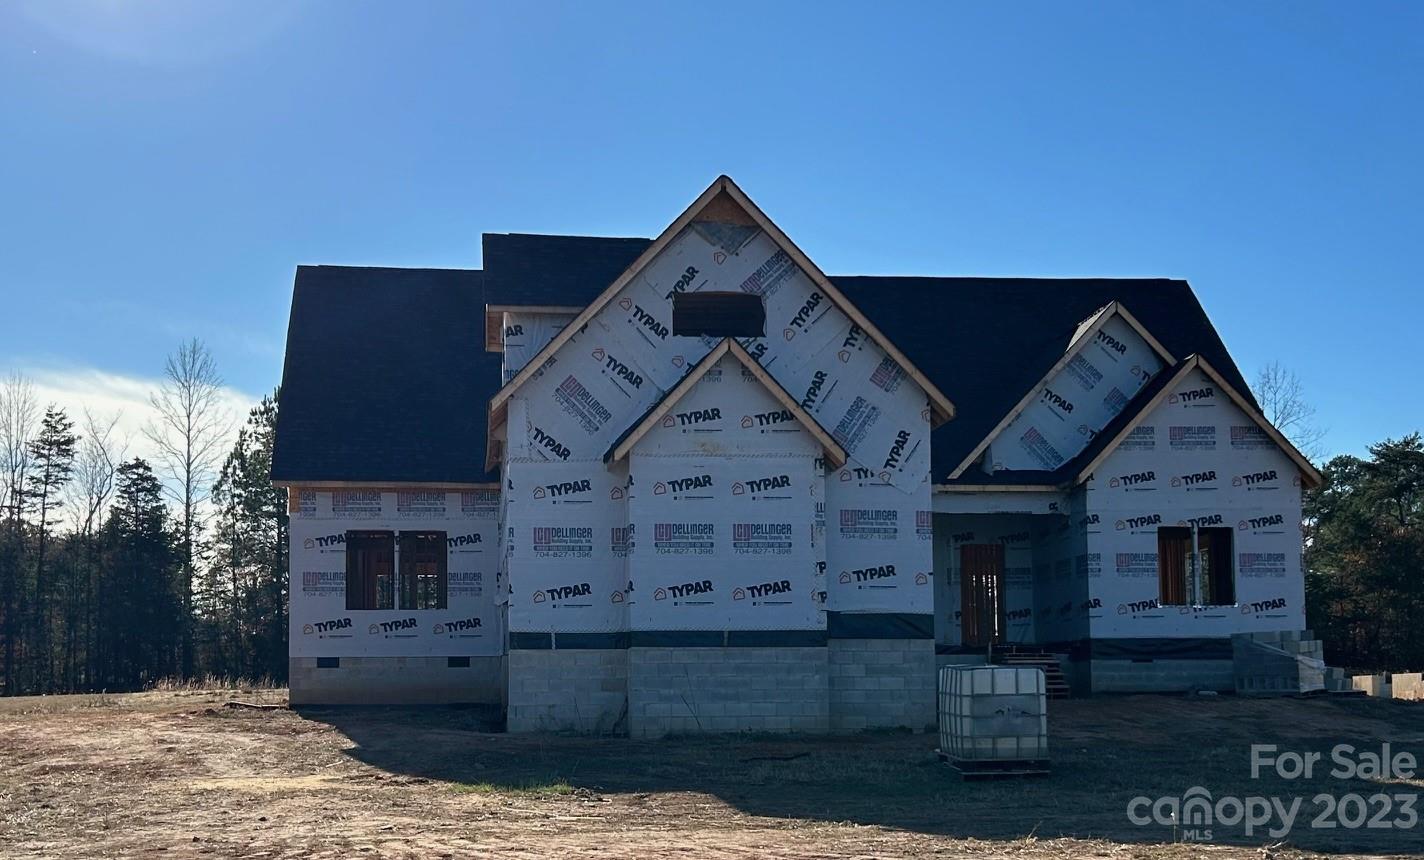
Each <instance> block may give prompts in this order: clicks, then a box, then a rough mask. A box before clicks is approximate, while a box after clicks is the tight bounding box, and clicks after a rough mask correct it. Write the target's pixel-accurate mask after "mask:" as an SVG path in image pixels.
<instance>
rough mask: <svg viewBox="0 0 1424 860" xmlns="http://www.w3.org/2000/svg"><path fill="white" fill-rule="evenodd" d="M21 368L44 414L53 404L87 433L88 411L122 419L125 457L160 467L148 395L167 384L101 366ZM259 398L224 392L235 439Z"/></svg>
mask: <svg viewBox="0 0 1424 860" xmlns="http://www.w3.org/2000/svg"><path fill="white" fill-rule="evenodd" d="M17 369H18V370H19V371H20V373H22V374H24V375H25V376H26V377H28V378H29V380H30V381H31V382H32V383H33V384H34V391H35V400H36V401H37V402H38V403H39V407H40V409H41V410H43V409H44V408H45V407H46V406H48V405H50V404H54V405H56V406H59V407H60V408H62V409H64V411H65V412H66V413H68V415H69V418H70V420H72V421H74V423H75V431H76V432H82V430H83V425H84V420H83V418H84V410H85V409H86V408H87V409H88V410H89V411H90V412H92V413H94V415H95V416H96V417H97V418H99V419H101V420H102V421H103V422H104V423H105V424H107V423H108V421H109V419H111V418H112V417H114V416H115V415H117V416H118V423H117V425H116V426H115V432H114V437H115V440H116V441H117V442H119V443H120V445H121V447H125V448H126V452H125V453H126V457H128V458H133V457H143V458H144V459H146V460H148V461H149V462H150V463H151V464H153V465H154V468H155V469H156V470H157V469H158V468H159V467H158V463H157V460H156V452H155V450H154V446H153V443H152V442H150V441H149V440H148V438H147V437H146V436H144V432H143V430H144V427H146V426H148V425H149V424H150V423H152V422H153V421H154V419H155V418H156V417H157V413H156V412H155V411H154V408H153V406H152V404H151V403H150V402H149V395H150V394H151V393H152V392H154V391H157V390H158V388H159V386H160V385H162V380H160V379H158V378H147V377H139V376H126V375H123V374H118V373H110V372H108V371H104V370H99V369H98V368H84V367H66V368H58V367H25V366H23V365H22V366H20V367H18V368H17ZM258 400H260V398H258V397H254V396H252V395H250V394H247V393H246V392H243V391H238V390H237V389H235V388H231V387H224V388H223V389H222V391H221V396H220V403H221V404H222V405H221V408H222V409H223V410H224V411H225V412H226V413H227V419H228V421H229V423H230V424H231V431H230V435H231V436H232V437H234V438H235V437H236V435H237V429H238V428H239V427H240V426H241V425H242V424H243V422H245V421H246V420H247V412H248V410H249V409H251V408H252V407H253V406H254V405H256V404H257V402H258ZM229 444H230V443H229ZM224 448H226V445H224Z"/></svg>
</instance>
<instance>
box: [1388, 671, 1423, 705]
mask: <svg viewBox="0 0 1424 860" xmlns="http://www.w3.org/2000/svg"><path fill="white" fill-rule="evenodd" d="M1389 686H1390V696H1391V698H1395V699H1405V700H1407V701H1410V702H1419V701H1424V673H1421V672H1396V673H1394V674H1393V675H1391V676H1390V683H1389Z"/></svg>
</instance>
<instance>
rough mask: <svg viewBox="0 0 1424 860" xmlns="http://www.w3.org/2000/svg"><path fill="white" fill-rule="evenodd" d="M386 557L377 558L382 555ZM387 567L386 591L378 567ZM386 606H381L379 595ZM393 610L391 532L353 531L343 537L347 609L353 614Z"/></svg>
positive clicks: (393, 579)
mask: <svg viewBox="0 0 1424 860" xmlns="http://www.w3.org/2000/svg"><path fill="white" fill-rule="evenodd" d="M383 550H384V551H385V555H386V557H385V558H384V559H382V558H380V555H381V553H382V551H383ZM382 564H385V565H386V571H385V573H384V576H385V577H386V580H387V582H386V587H385V588H382V586H381V576H382V575H383V574H382V572H381V570H380V566H381V565H382ZM383 591H384V592H386V594H387V596H388V597H389V605H388V606H382V605H381V597H382V592H383ZM395 607H396V534H395V532H392V531H374V530H365V529H359V530H352V531H348V532H347V533H346V608H347V610H349V611H353V612H362V611H366V610H388V609H395Z"/></svg>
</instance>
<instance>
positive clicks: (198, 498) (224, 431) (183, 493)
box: [144, 338, 232, 675]
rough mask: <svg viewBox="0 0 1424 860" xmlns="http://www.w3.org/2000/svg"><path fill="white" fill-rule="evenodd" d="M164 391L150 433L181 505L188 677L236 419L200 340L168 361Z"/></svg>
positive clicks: (184, 662)
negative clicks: (198, 588) (208, 546)
mask: <svg viewBox="0 0 1424 860" xmlns="http://www.w3.org/2000/svg"><path fill="white" fill-rule="evenodd" d="M163 375H164V381H163V385H162V387H160V388H159V390H158V391H156V392H154V393H153V394H152V395H151V396H150V402H151V403H152V405H153V408H154V410H155V411H156V412H157V417H156V418H155V419H154V421H153V422H152V423H150V424H149V425H148V426H147V427H146V428H145V429H144V435H145V436H147V437H148V439H149V441H151V442H152V443H153V445H154V447H155V449H156V451H157V460H158V463H159V466H160V468H161V470H162V472H163V475H164V477H165V478H166V479H167V481H168V486H167V491H168V492H169V494H170V495H171V496H172V497H173V498H174V501H175V502H176V503H177V505H178V508H179V510H178V530H179V540H180V547H179V551H180V552H181V554H182V559H183V573H182V581H181V582H179V583H178V588H179V590H180V591H181V598H182V605H183V616H184V631H183V638H182V642H183V644H182V649H183V654H182V671H183V673H184V675H190V674H191V673H192V671H193V627H192V621H191V619H192V612H193V582H194V578H195V571H196V568H197V557H198V549H197V548H198V542H199V540H200V539H201V537H202V533H203V523H204V520H205V518H206V517H205V513H204V509H205V504H204V503H205V502H206V501H207V499H208V494H209V490H210V488H211V487H212V485H213V478H214V477H215V475H216V473H217V466H218V463H219V462H220V460H221V459H222V456H223V454H224V451H223V445H224V443H225V442H226V440H227V436H228V431H229V429H230V428H231V424H232V418H231V416H229V415H228V413H227V410H226V409H224V408H223V405H222V377H221V376H219V375H218V369H217V364H216V363H215V362H214V361H213V356H212V353H211V352H209V351H208V348H207V347H206V346H204V345H203V343H202V342H201V341H199V340H198V339H197V338H194V339H193V340H190V341H188V342H187V343H184V344H181V345H179V347H178V351H177V352H175V353H173V354H172V355H170V356H169V357H168V361H167V363H166V365H165V366H164V369H163Z"/></svg>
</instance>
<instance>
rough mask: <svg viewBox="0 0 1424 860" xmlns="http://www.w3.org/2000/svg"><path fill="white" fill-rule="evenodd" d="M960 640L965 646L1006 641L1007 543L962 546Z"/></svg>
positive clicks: (960, 567)
mask: <svg viewBox="0 0 1424 860" xmlns="http://www.w3.org/2000/svg"><path fill="white" fill-rule="evenodd" d="M959 618H960V631H961V634H960V635H961V639H960V641H961V642H962V644H964V645H988V644H989V643H990V642H1003V641H1004V632H1005V630H1006V628H1007V626H1008V623H1007V622H1008V619H1007V618H1006V617H1005V609H1004V545H1003V544H1001V543H970V544H965V545H964V546H962V547H960V548H959Z"/></svg>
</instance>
